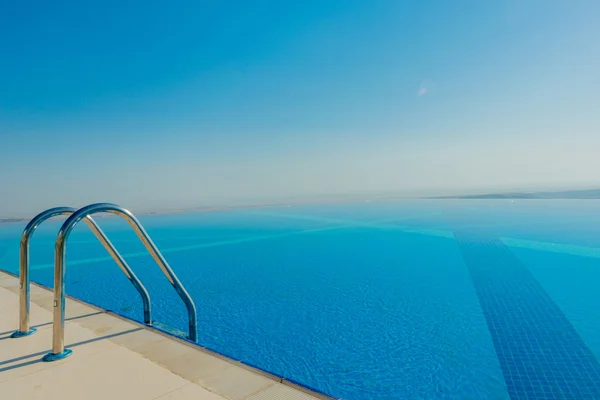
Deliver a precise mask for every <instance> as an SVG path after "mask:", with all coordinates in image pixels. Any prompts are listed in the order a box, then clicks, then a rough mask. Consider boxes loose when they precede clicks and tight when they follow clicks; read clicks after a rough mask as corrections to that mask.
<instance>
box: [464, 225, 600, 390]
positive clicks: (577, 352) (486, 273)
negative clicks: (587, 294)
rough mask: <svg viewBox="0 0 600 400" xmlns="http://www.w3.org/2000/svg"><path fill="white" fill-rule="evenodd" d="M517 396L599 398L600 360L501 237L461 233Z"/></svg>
mask: <svg viewBox="0 0 600 400" xmlns="http://www.w3.org/2000/svg"><path fill="white" fill-rule="evenodd" d="M455 237H456V240H457V242H458V244H459V246H460V249H461V252H462V255H463V258H464V260H465V263H466V265H467V268H468V269H469V272H470V274H471V277H472V279H473V284H474V286H475V290H476V292H477V296H478V297H479V302H480V303H481V308H482V310H483V313H484V316H485V319H486V321H487V324H488V327H489V330H490V334H491V337H492V341H493V343H494V347H495V349H496V354H497V355H498V359H499V361H500V367H501V369H502V373H503V375H504V379H505V381H506V387H507V389H508V393H509V395H510V398H511V399H512V400H557V399H573V400H598V399H600V363H598V360H597V359H596V358H595V357H594V355H593V354H592V352H591V351H590V349H589V348H588V347H587V346H586V345H585V343H584V342H583V340H582V339H581V337H580V336H579V334H578V333H577V331H576V330H575V328H573V325H571V323H570V322H569V320H568V319H567V317H566V316H565V315H564V314H563V313H562V311H561V310H560V309H559V307H558V306H557V305H556V304H555V303H554V302H553V301H552V299H551V298H550V296H549V295H548V294H547V293H546V291H545V290H544V289H543V288H542V286H541V285H540V284H539V283H538V282H537V280H536V279H535V277H534V276H533V275H532V274H531V272H530V271H529V270H528V269H527V268H526V267H525V266H524V265H523V264H522V263H521V262H520V260H519V259H518V258H517V257H516V256H515V255H514V254H513V253H512V252H511V251H510V250H509V249H508V248H507V247H506V246H505V245H504V244H503V243H502V241H500V240H499V239H497V238H486V237H480V236H472V235H469V234H462V233H456V234H455Z"/></svg>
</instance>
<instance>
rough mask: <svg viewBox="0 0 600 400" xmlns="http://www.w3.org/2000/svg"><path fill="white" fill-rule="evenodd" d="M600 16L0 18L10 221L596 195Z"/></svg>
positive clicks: (460, 3)
mask: <svg viewBox="0 0 600 400" xmlns="http://www.w3.org/2000/svg"><path fill="white" fill-rule="evenodd" d="M598 18H600V2H598V1H595V0H589V1H580V0H573V1H562V0H532V1H529V0H504V1H478V0H470V1H466V0H457V1H447V0H420V1H405V0H389V1H386V0H373V1H366V0H363V1H357V0H303V1H297V2H290V1H279V0H272V1H267V0H265V1H255V0H230V1H218V0H205V1H201V0H200V1H198V0H196V1H171V2H162V1H151V0H150V1H149V0H145V1H112V0H108V1H103V2H94V3H89V2H80V1H74V0H65V1H61V2H43V1H29V2H14V1H8V0H0V216H16V215H31V214H35V213H36V212H38V211H42V210H43V209H46V208H49V207H53V206H59V205H70V206H81V205H85V204H88V203H94V202H100V201H110V202H115V203H119V204H121V205H123V206H125V207H128V208H131V209H133V210H151V209H173V208H186V207H195V206H202V205H218V204H233V203H240V204H241V203H244V202H246V203H251V202H257V201H271V200H273V201H275V200H277V199H283V198H286V199H287V198H297V197H298V198H299V197H311V196H323V195H345V194H357V193H358V194H363V193H364V194H369V195H370V194H376V193H394V194H448V193H463V192H486V191H490V190H498V189H501V188H506V189H511V190H512V189H518V188H523V189H535V188H544V189H545V188H553V187H556V188H559V187H560V188H575V187H593V186H594V185H596V186H597V187H600V174H598V171H600V157H598V151H599V149H600V112H598V111H597V110H598V104H600V102H599V100H600V73H598V71H600V45H598V38H599V37H600V24H598V23H597V21H598Z"/></svg>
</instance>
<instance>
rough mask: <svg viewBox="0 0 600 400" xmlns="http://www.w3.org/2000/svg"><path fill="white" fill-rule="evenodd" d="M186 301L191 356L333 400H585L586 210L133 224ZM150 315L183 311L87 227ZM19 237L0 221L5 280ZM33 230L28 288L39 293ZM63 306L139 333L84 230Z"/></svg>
mask: <svg viewBox="0 0 600 400" xmlns="http://www.w3.org/2000/svg"><path fill="white" fill-rule="evenodd" d="M140 220H141V221H142V223H143V224H144V226H145V227H146V229H147V231H148V233H149V234H150V235H151V236H152V238H153V240H154V241H155V243H156V244H157V245H158V247H159V248H160V249H161V251H162V252H163V254H164V256H165V258H166V259H167V261H168V262H169V263H170V265H171V267H172V268H173V269H174V270H175V272H176V273H177V275H178V276H179V278H180V280H181V281H182V283H183V284H184V285H185V287H186V288H187V289H188V291H189V292H190V294H191V295H192V297H193V299H194V301H195V302H196V306H197V309H198V321H199V326H198V333H199V344H201V345H202V346H205V347H208V348H210V349H213V350H215V351H218V352H220V353H222V354H225V355H227V356H229V357H231V358H233V359H236V360H241V361H242V362H244V363H247V364H250V365H253V366H256V367H258V368H261V369H263V370H266V371H269V372H271V373H274V374H276V375H280V376H282V377H285V378H288V379H290V380H293V381H296V382H298V383H300V384H303V385H306V386H309V387H312V388H315V389H317V390H320V391H322V392H325V393H327V394H330V395H332V396H335V397H340V398H343V399H385V400H389V399H512V400H515V399H563V398H564V399H578V400H579V399H600V364H599V362H598V359H599V358H600V296H598V290H599V289H600V201H595V200H585V201H579V200H565V201H554V200H545V201H538V200H420V201H417V200H402V201H372V202H362V203H340V204H326V205H301V206H295V205H294V206H280V207H264V208H248V209H236V210H227V211H215V212H203V213H176V214H162V215H149V216H141V217H140ZM97 221H98V223H99V224H100V225H101V227H102V228H103V229H104V230H105V232H106V233H107V235H108V236H109V237H110V239H111V240H112V241H113V243H114V244H115V246H116V247H117V248H118V249H119V250H120V251H121V252H122V254H123V255H124V257H125V259H126V260H127V261H128V262H129V264H130V265H131V267H132V268H133V269H134V270H135V271H136V273H137V275H138V277H139V278H140V279H141V280H142V282H143V283H144V284H145V285H146V287H147V289H148V291H149V292H150V296H151V299H152V302H153V312H154V319H155V320H156V321H158V322H160V323H161V324H162V325H165V326H169V327H171V328H169V329H172V331H173V332H177V331H183V332H185V331H186V327H187V317H186V311H185V308H184V306H183V304H182V303H181V301H180V299H179V298H178V297H177V295H176V294H175V292H174V290H173V288H172V287H171V286H170V285H169V284H168V282H167V280H166V278H165V277H164V276H163V275H162V274H161V272H160V270H159V268H158V267H157V266H156V265H155V264H154V262H153V260H152V258H151V257H150V256H149V255H147V254H146V252H145V250H144V248H143V246H142V245H141V244H140V243H139V241H138V239H137V237H136V236H135V235H134V234H133V233H132V232H131V231H130V230H129V227H128V225H126V223H125V222H123V221H121V220H119V219H117V218H114V217H108V218H98V219H97ZM24 225H25V223H8V224H2V225H0V267H1V268H4V269H6V270H8V271H9V272H13V273H16V272H17V271H18V246H19V236H20V232H21V230H22V229H23V228H24ZM59 226H60V222H58V221H48V222H46V223H45V225H43V226H42V227H40V229H39V230H38V231H37V232H36V234H35V236H34V240H33V242H32V251H31V257H32V279H33V280H34V281H35V282H38V283H41V284H44V285H47V286H52V274H53V271H52V262H53V242H54V239H55V236H56V232H57V230H58V228H59ZM67 293H68V294H70V295H72V296H75V297H78V298H80V299H82V300H84V301H87V302H90V303H93V304H95V305H98V306H100V307H103V308H106V309H110V310H113V311H114V312H117V313H119V314H121V315H124V316H126V317H129V318H132V319H135V320H138V321H141V319H142V307H141V300H140V297H139V295H138V293H137V292H136V291H135V289H134V288H133V287H132V286H131V284H130V283H129V281H128V280H127V279H126V278H125V276H124V275H123V273H122V272H121V271H120V270H119V268H118V267H117V266H116V265H115V264H114V262H113V261H112V259H110V257H109V256H108V255H107V253H106V252H105V250H104V249H103V248H102V246H101V245H100V244H99V243H98V242H97V241H96V239H95V238H94V236H93V235H92V233H91V232H90V231H89V230H88V228H87V227H86V226H85V225H84V224H80V225H78V226H77V228H76V229H75V231H74V233H73V235H72V236H71V237H70V240H69V246H68V255H67Z"/></svg>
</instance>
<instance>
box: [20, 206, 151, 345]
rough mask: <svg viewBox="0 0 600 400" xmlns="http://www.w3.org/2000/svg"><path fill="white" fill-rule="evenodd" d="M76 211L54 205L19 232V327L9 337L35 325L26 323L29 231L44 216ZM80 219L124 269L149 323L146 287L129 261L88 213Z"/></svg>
mask: <svg viewBox="0 0 600 400" xmlns="http://www.w3.org/2000/svg"><path fill="white" fill-rule="evenodd" d="M76 211H77V209H75V208H72V207H55V208H51V209H49V210H46V211H44V212H41V213H39V214H38V215H36V216H35V217H33V219H32V220H31V221H29V223H28V224H27V226H26V227H25V229H24V230H23V234H22V235H21V246H20V260H19V261H20V266H19V292H20V294H19V330H18V331H16V332H15V333H13V334H12V337H13V338H18V337H23V336H29V335H31V334H33V333H35V331H36V330H35V328H32V327H31V325H30V317H29V310H30V304H31V302H30V288H31V284H30V278H29V243H30V241H31V237H32V236H33V233H34V232H35V230H36V229H37V227H38V226H39V225H40V224H41V223H42V222H44V221H46V220H47V219H50V218H52V217H55V216H57V215H70V214H73V213H75V212H76ZM84 222H85V223H86V224H87V225H88V226H89V227H90V229H91V230H92V232H93V233H94V235H95V236H96V237H97V238H98V240H99V241H100V243H102V245H103V246H104V248H105V249H106V250H107V251H108V252H109V254H110V255H111V256H112V258H113V259H114V260H115V262H116V263H117V265H118V266H119V267H120V268H121V270H122V271H123V272H124V273H125V276H127V278H128V279H129V280H130V281H131V283H132V284H133V286H134V287H135V288H136V289H137V291H138V292H139V293H140V296H141V297H142V302H143V305H144V322H145V323H146V324H151V323H152V315H151V314H152V312H151V305H150V296H149V295H148V291H147V290H146V288H145V287H144V285H142V283H141V282H140V280H139V279H138V277H137V276H136V275H135V273H134V272H133V271H132V270H131V268H130V267H129V265H127V263H126V262H125V260H124V259H123V257H121V255H120V254H119V253H118V252H117V250H116V249H115V247H114V246H113V244H112V243H111V242H110V240H109V239H108V238H107V237H106V235H105V234H104V232H102V229H100V227H99V226H98V224H96V222H95V221H94V220H93V219H92V217H87V218H85V219H84Z"/></svg>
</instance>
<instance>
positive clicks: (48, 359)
mask: <svg viewBox="0 0 600 400" xmlns="http://www.w3.org/2000/svg"><path fill="white" fill-rule="evenodd" d="M71 354H73V350H71V349H64V350H63V351H62V352H60V353H58V354H54V353H48V354H46V355H45V356H44V357H43V358H42V361H45V362H52V361H58V360H62V359H63V358H67V357H69V356H70V355H71Z"/></svg>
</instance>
